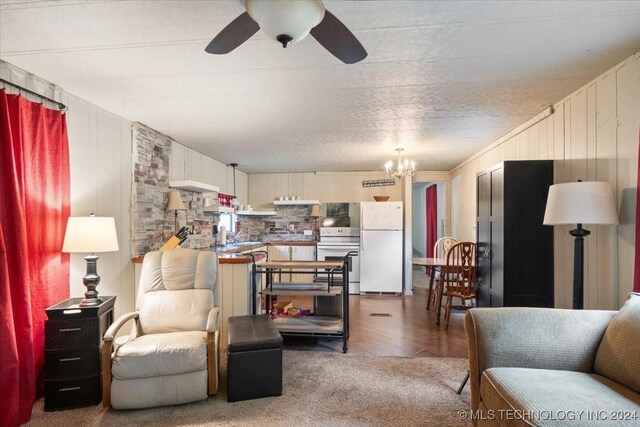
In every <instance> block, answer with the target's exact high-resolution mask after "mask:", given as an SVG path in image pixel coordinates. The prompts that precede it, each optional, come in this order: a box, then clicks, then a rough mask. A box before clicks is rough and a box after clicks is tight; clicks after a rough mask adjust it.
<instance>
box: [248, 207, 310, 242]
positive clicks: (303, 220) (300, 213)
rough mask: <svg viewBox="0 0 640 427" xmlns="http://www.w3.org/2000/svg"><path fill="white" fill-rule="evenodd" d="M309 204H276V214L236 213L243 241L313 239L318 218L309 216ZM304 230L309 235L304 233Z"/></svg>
mask: <svg viewBox="0 0 640 427" xmlns="http://www.w3.org/2000/svg"><path fill="white" fill-rule="evenodd" d="M310 212H311V206H307V205H299V206H276V213H277V215H276V216H268V217H260V216H257V217H256V216H245V215H238V217H237V218H238V226H239V230H240V231H241V232H242V234H241V239H240V240H243V241H258V240H259V241H264V242H282V241H313V240H315V239H316V238H317V235H318V224H319V218H315V217H311V216H309V213H310ZM305 230H308V231H311V235H305V234H304V232H305Z"/></svg>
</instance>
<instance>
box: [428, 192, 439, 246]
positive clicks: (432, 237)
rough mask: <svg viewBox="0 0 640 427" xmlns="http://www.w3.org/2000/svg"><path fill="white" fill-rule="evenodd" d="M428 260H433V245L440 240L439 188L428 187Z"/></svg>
mask: <svg viewBox="0 0 640 427" xmlns="http://www.w3.org/2000/svg"><path fill="white" fill-rule="evenodd" d="M426 196H427V197H426V200H427V202H426V203H427V206H426V209H427V227H426V228H427V258H433V256H434V253H433V245H435V243H436V240H438V186H437V185H435V184H434V185H431V186H429V187H427V193H426Z"/></svg>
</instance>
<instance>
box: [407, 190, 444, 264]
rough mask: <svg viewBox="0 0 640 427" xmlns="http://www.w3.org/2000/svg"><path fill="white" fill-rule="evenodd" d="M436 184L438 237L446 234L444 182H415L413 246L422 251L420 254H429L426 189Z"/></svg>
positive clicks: (413, 191)
mask: <svg viewBox="0 0 640 427" xmlns="http://www.w3.org/2000/svg"><path fill="white" fill-rule="evenodd" d="M431 185H435V186H436V192H437V196H436V197H437V200H438V206H437V212H436V224H437V225H436V238H437V239H439V238H440V237H442V236H444V227H443V226H442V225H443V221H444V220H445V217H444V215H445V213H444V212H445V209H444V207H445V198H444V183H442V182H416V183H414V184H413V189H412V198H413V207H412V212H411V214H412V217H413V232H412V236H413V248H414V250H417V251H419V252H420V256H423V257H426V256H427V246H426V244H427V238H426V237H427V235H426V234H427V233H426V224H427V221H426V198H427V196H426V189H427V187H429V186H431Z"/></svg>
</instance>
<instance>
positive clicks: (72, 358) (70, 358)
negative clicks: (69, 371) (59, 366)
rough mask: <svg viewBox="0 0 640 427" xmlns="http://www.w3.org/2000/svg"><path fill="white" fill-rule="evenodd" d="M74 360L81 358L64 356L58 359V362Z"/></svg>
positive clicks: (80, 358)
mask: <svg viewBox="0 0 640 427" xmlns="http://www.w3.org/2000/svg"><path fill="white" fill-rule="evenodd" d="M76 360H82V357H66V358H64V359H60V360H59V361H60V362H75V361H76Z"/></svg>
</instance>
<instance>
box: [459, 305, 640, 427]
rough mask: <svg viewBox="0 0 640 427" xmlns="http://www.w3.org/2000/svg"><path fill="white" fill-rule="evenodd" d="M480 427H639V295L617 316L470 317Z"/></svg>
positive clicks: (512, 312) (498, 312) (556, 312)
mask: <svg viewBox="0 0 640 427" xmlns="http://www.w3.org/2000/svg"><path fill="white" fill-rule="evenodd" d="M465 329H466V332H467V338H468V341H469V368H470V382H471V410H472V412H471V415H472V419H474V418H475V419H474V420H473V424H474V425H479V426H561V425H562V426H574V427H583V426H585V427H586V426H614V425H615V426H640V294H631V295H630V296H629V299H628V300H627V302H626V303H625V305H624V306H623V307H622V309H620V311H619V312H615V311H595V310H560V309H545V308H496V309H490V308H486V309H482V308H478V309H471V310H469V311H468V312H467V314H466V316H465Z"/></svg>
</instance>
